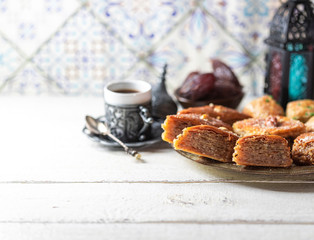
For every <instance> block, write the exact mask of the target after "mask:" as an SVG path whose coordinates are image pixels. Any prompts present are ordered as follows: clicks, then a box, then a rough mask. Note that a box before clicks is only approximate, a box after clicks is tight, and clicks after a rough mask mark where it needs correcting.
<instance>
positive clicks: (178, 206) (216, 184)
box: [0, 96, 314, 240]
mask: <svg viewBox="0 0 314 240" xmlns="http://www.w3.org/2000/svg"><path fill="white" fill-rule="evenodd" d="M0 109H1V110H2V112H3V113H4V114H3V115H2V116H1V124H0V133H1V137H0V144H1V146H2V147H1V163H2V166H1V168H0V213H1V214H0V239H1V240H2V239H14V240H15V239H91V240H94V239H95V240H96V239H126V238H127V239H208V238H209V237H210V238H214V239H230V238H231V237H232V238H234V239H252V236H253V235H254V239H309V237H310V236H313V234H314V233H313V229H314V228H313V226H312V225H313V224H314V204H313V199H314V184H313V183H314V182H313V181H314V176H313V177H312V176H310V177H308V178H306V179H297V180H296V179H293V178H291V179H290V178H289V177H284V178H272V177H269V176H263V175H259V176H251V175H247V174H238V173H232V172H228V171H220V170H219V169H216V168H212V167H210V166H206V165H203V164H199V163H197V162H194V161H191V160H190V159H187V158H186V157H184V156H181V155H180V154H178V153H177V152H175V151H174V150H173V149H172V148H171V147H170V146H169V145H168V144H166V143H162V142H161V143H158V144H156V145H154V146H149V147H145V148H140V149H138V150H139V151H140V152H141V153H142V155H143V161H142V162H137V161H135V160H134V159H133V158H131V157H129V156H128V155H126V154H125V153H124V152H123V151H121V150H119V149H110V148H105V147H103V146H100V145H99V144H96V143H94V142H92V141H90V139H88V138H87V137H86V136H85V135H84V134H83V133H82V132H81V130H82V128H83V126H84V117H85V115H86V114H89V115H93V116H100V115H101V114H102V113H103V102H102V99H101V98H89V97H86V98H83V97H82V98H74V97H60V96H58V97H56V96H50V97H47V96H36V97H20V96H1V97H0Z"/></svg>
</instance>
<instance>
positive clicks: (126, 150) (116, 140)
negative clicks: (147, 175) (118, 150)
mask: <svg viewBox="0 0 314 240" xmlns="http://www.w3.org/2000/svg"><path fill="white" fill-rule="evenodd" d="M106 135H107V136H108V137H110V138H111V139H112V140H114V141H115V142H117V143H119V144H120V145H121V146H122V147H123V148H124V150H125V152H126V153H127V154H130V155H131V156H132V157H135V158H136V159H141V154H139V153H138V152H137V151H136V150H134V149H133V148H129V147H128V146H126V145H125V144H124V143H123V142H121V141H120V139H118V138H116V137H115V136H114V135H112V134H111V133H107V134H106Z"/></svg>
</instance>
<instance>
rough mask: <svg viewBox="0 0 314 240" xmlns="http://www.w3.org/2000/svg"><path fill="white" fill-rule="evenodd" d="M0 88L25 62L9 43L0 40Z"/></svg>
mask: <svg viewBox="0 0 314 240" xmlns="http://www.w3.org/2000/svg"><path fill="white" fill-rule="evenodd" d="M0 46H1V48H0V86H1V85H2V84H4V83H5V82H6V81H7V78H9V77H10V76H11V75H12V74H13V73H14V72H15V71H16V70H17V69H18V67H19V66H20V65H21V64H22V63H23V62H24V61H25V59H23V58H22V57H21V56H20V55H19V53H18V52H17V51H16V50H15V49H14V48H13V47H12V46H11V45H10V43H9V42H7V41H5V40H3V39H2V38H0Z"/></svg>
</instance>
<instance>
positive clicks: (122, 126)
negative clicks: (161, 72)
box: [104, 80, 153, 142]
mask: <svg viewBox="0 0 314 240" xmlns="http://www.w3.org/2000/svg"><path fill="white" fill-rule="evenodd" d="M151 99H152V87H151V85H150V84H149V83H148V82H145V81H140V80H129V81H115V82H110V83H108V84H107V85H106V86H105V88H104V100H105V121H106V123H107V125H108V127H109V129H110V132H111V134H113V135H114V136H116V137H117V138H118V139H120V140H121V141H123V142H139V141H145V140H148V139H150V138H151V125H152V123H153V118H152V117H151Z"/></svg>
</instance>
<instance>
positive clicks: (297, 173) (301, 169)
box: [176, 150, 314, 180]
mask: <svg viewBox="0 0 314 240" xmlns="http://www.w3.org/2000/svg"><path fill="white" fill-rule="evenodd" d="M176 151H177V152H178V153H179V154H181V155H182V156H184V157H186V158H188V159H190V160H193V161H195V162H197V163H201V164H204V165H208V166H210V167H213V168H215V169H219V170H226V171H230V172H235V173H243V174H250V175H263V176H274V177H284V178H286V177H288V178H291V179H298V177H302V179H311V180H314V165H311V166H297V165H293V166H291V167H289V168H274V167H248V166H239V165H236V164H235V163H223V162H219V161H215V160H213V159H210V158H206V157H202V156H199V155H195V154H192V153H188V152H184V151H179V150H176Z"/></svg>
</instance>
